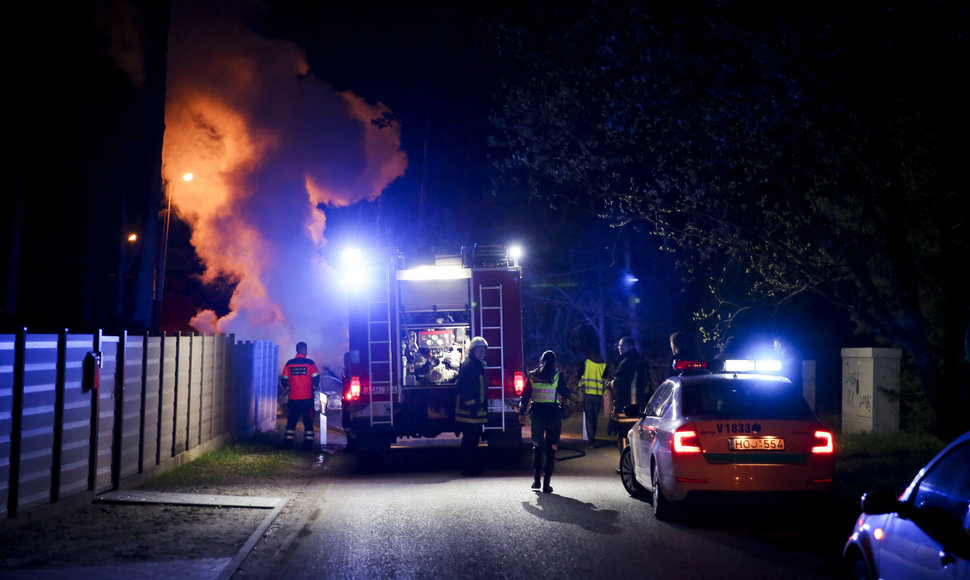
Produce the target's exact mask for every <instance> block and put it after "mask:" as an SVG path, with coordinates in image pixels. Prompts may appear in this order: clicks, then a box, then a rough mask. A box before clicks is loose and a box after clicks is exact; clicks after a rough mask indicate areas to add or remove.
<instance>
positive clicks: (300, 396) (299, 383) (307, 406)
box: [280, 342, 320, 449]
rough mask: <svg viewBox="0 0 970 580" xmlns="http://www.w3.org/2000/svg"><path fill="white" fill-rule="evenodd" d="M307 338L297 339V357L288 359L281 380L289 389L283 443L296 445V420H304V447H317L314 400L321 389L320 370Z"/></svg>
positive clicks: (285, 445) (290, 445) (288, 445)
mask: <svg viewBox="0 0 970 580" xmlns="http://www.w3.org/2000/svg"><path fill="white" fill-rule="evenodd" d="M306 353H307V345H306V343H305V342H298V343H296V357H295V358H291V359H290V360H288V361H286V366H284V367H283V376H282V378H281V379H280V382H281V383H282V385H283V388H284V389H288V390H289V396H288V400H287V404H286V434H285V436H284V437H283V446H284V447H292V446H293V440H294V439H296V424H297V423H298V422H299V421H300V419H302V420H303V448H304V449H312V447H313V439H314V437H313V401H314V399H315V395H316V393H317V391H318V390H319V389H320V371H319V370H317V365H316V364H314V362H313V361H312V360H310V359H308V358H307V356H306Z"/></svg>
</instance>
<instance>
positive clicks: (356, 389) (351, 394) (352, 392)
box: [344, 377, 360, 401]
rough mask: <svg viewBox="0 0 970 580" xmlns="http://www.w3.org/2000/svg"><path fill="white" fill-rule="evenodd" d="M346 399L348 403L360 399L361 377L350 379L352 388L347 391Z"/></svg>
mask: <svg viewBox="0 0 970 580" xmlns="http://www.w3.org/2000/svg"><path fill="white" fill-rule="evenodd" d="M344 398H345V399H347V400H348V401H356V400H358V399H360V377H351V378H350V387H349V388H348V389H347V395H346V396H345V397H344Z"/></svg>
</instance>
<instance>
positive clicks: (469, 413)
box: [455, 356, 488, 425]
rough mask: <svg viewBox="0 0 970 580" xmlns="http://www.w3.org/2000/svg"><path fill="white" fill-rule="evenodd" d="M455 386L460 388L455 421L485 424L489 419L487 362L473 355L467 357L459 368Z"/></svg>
mask: <svg viewBox="0 0 970 580" xmlns="http://www.w3.org/2000/svg"><path fill="white" fill-rule="evenodd" d="M455 386H456V387H457V388H458V400H457V401H456V403H455V421H459V422H461V423H479V424H482V425H484V424H485V422H486V420H487V419H488V390H487V388H486V384H485V362H484V361H480V360H478V359H477V358H475V357H473V356H469V357H468V358H466V359H465V361H464V362H463V363H461V366H460V367H459V368H458V379H457V380H456V382H455Z"/></svg>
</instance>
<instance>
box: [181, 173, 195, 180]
mask: <svg viewBox="0 0 970 580" xmlns="http://www.w3.org/2000/svg"><path fill="white" fill-rule="evenodd" d="M194 178H195V176H194V175H192V174H191V173H186V174H185V175H183V176H182V181H192V179H194Z"/></svg>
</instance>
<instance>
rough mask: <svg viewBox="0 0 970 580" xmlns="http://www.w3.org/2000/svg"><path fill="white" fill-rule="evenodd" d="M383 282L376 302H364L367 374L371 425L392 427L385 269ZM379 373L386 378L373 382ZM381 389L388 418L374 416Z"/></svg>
mask: <svg viewBox="0 0 970 580" xmlns="http://www.w3.org/2000/svg"><path fill="white" fill-rule="evenodd" d="M384 273H385V277H386V280H385V281H384V284H383V287H384V288H385V289H386V290H385V291H383V292H381V293H380V295H379V296H378V297H376V298H377V299H376V300H368V302H367V348H368V350H369V352H368V353H367V355H368V356H367V373H368V379H369V381H370V405H369V408H370V424H371V426H372V427H373V426H374V425H392V426H393V425H394V392H393V390H392V386H391V384H392V380H391V379H392V375H391V371H392V365H391V352H392V350H391V330H392V329H391V326H392V325H391V298H390V288H391V286H390V284H391V269H390V268H388V267H385V269H384ZM375 371H378V372H380V373H381V376H382V377H387V379H382V380H375V379H374V376H375V374H374V372H375ZM380 390H383V391H384V392H385V393H387V401H388V405H389V408H388V411H389V415H388V417H387V418H386V419H384V418H383V417H375V416H374V394H375V391H380Z"/></svg>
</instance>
